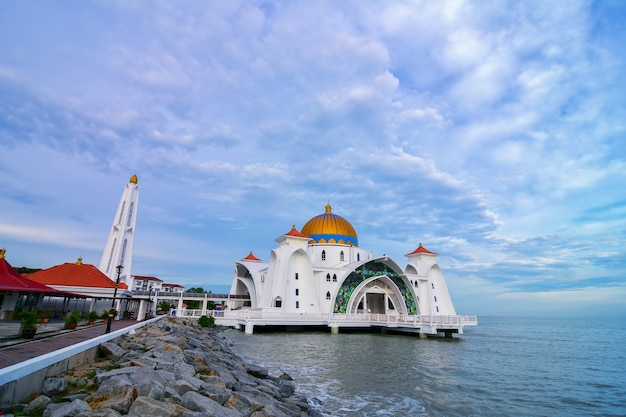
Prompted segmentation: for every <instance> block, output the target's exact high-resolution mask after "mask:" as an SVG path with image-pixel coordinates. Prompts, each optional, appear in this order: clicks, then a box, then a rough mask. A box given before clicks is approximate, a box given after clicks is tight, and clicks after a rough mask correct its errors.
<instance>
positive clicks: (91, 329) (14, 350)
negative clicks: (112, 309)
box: [0, 320, 137, 369]
mask: <svg viewBox="0 0 626 417" xmlns="http://www.w3.org/2000/svg"><path fill="white" fill-rule="evenodd" d="M133 324H137V321H136V320H118V321H114V322H113V323H112V324H111V331H115V330H119V329H123V328H125V327H128V326H132V325H133ZM64 327H65V323H64V322H63V321H62V320H59V321H51V322H49V323H48V324H46V325H42V326H40V327H39V328H38V329H37V334H36V335H35V338H34V339H32V340H29V339H21V338H19V337H17V335H18V334H19V328H20V323H19V322H17V321H0V369H2V368H6V367H8V366H11V365H15V364H17V363H20V362H23V361H25V360H28V359H32V358H35V357H37V356H40V355H44V354H46V353H50V352H54V351H55V350H58V349H62V348H65V347H68V346H71V345H74V344H76V343H80V342H83V341H86V340H89V339H92V338H94V337H96V336H101V335H103V334H104V332H105V330H106V321H102V320H99V321H97V322H96V324H93V325H88V324H83V325H79V326H78V327H77V328H76V329H75V330H67V329H64Z"/></svg>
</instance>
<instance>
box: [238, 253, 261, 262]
mask: <svg viewBox="0 0 626 417" xmlns="http://www.w3.org/2000/svg"><path fill="white" fill-rule="evenodd" d="M242 261H253V262H261V260H260V259H259V258H257V257H256V256H254V255H253V254H252V251H250V253H249V254H248V256H246V257H245V258H243V259H242Z"/></svg>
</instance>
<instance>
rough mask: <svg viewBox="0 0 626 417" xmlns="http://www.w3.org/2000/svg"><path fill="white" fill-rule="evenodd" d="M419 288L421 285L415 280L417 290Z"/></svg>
mask: <svg viewBox="0 0 626 417" xmlns="http://www.w3.org/2000/svg"><path fill="white" fill-rule="evenodd" d="M417 287H419V283H418V282H417V280H415V288H417Z"/></svg>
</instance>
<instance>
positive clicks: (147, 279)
mask: <svg viewBox="0 0 626 417" xmlns="http://www.w3.org/2000/svg"><path fill="white" fill-rule="evenodd" d="M133 278H135V279H138V280H141V281H158V282H163V280H162V279H158V278H157V277H147V276H145V275H133Z"/></svg>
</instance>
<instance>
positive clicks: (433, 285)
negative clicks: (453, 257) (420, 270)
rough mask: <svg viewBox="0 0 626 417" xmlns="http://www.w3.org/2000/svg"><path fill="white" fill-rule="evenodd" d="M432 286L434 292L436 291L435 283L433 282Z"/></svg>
mask: <svg viewBox="0 0 626 417" xmlns="http://www.w3.org/2000/svg"><path fill="white" fill-rule="evenodd" d="M430 285H431V286H432V287H433V290H434V289H435V283H434V282H431V283H430Z"/></svg>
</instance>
